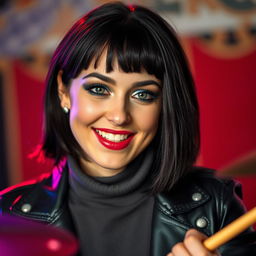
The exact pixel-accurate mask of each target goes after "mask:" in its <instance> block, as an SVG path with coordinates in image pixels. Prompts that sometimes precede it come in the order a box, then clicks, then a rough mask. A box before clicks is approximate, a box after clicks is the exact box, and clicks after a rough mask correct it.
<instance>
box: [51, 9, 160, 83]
mask: <svg viewBox="0 0 256 256" xmlns="http://www.w3.org/2000/svg"><path fill="white" fill-rule="evenodd" d="M95 12H97V9H96V10H95ZM122 12H123V13H122V14H121V15H116V16H115V15H112V16H111V15H110V14H108V16H107V17H104V16H103V17H98V18H96V19H94V18H93V16H92V17H91V16H90V13H89V14H88V15H86V16H85V17H82V18H81V19H80V20H79V21H78V22H77V23H76V24H75V25H74V26H73V28H72V29H71V30H70V32H69V33H68V34H67V36H66V39H65V38H64V40H63V45H62V44H60V46H59V50H58V51H56V54H57V55H58V54H59V53H61V56H57V55H56V57H55V58H58V59H59V60H58V62H59V63H61V66H60V69H61V70H63V82H64V83H66V84H68V83H69V81H70V79H73V78H75V77H77V76H78V75H79V73H80V72H81V71H82V70H83V69H87V68H88V66H89V65H90V64H91V63H93V62H94V67H95V68H96V67H97V65H98V61H99V59H100V57H101V55H102V53H103V52H104V51H105V50H106V51H107V58H106V71H107V72H111V71H112V70H113V63H114V61H115V60H117V63H118V65H119V67H120V68H121V69H122V70H123V71H124V72H127V73H129V72H141V71H142V70H144V71H146V72H147V73H149V74H152V75H155V76H156V77H157V78H158V79H160V80H161V79H162V76H163V68H164V63H163V58H162V57H161V53H160V51H159V47H158V46H157V42H156V41H155V38H154V36H153V35H152V33H151V31H149V30H146V29H145V26H143V25H141V24H140V22H139V21H138V20H136V16H135V13H134V12H131V11H130V10H129V9H128V8H124V9H123V10H122ZM124 13H125V15H124ZM94 15H95V16H97V15H96V14H94ZM120 17H121V18H120ZM106 19H108V21H107V22H105V20H106ZM64 43H65V44H64ZM67 45H69V47H67ZM61 48H62V49H61ZM63 48H65V51H63Z"/></svg>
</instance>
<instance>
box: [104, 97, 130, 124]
mask: <svg viewBox="0 0 256 256" xmlns="http://www.w3.org/2000/svg"><path fill="white" fill-rule="evenodd" d="M106 118H107V120H108V121H109V122H111V123H112V125H114V126H123V125H126V124H128V123H129V122H130V121H131V114H130V109H129V104H128V103H127V102H125V101H124V100H119V101H115V102H113V103H112V104H111V106H110V107H109V109H108V110H107V112H106Z"/></svg>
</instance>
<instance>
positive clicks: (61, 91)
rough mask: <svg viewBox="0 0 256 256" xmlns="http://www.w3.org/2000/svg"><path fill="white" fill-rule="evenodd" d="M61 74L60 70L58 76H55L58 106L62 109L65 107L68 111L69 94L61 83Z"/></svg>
mask: <svg viewBox="0 0 256 256" xmlns="http://www.w3.org/2000/svg"><path fill="white" fill-rule="evenodd" d="M62 74H63V71H62V70H60V71H59V73H58V75H57V83H58V95H59V99H60V105H61V107H62V108H64V107H66V108H68V109H70V107H71V104H70V94H69V90H68V88H67V86H66V85H65V84H64V83H63V81H62Z"/></svg>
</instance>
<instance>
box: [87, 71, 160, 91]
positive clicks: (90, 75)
mask: <svg viewBox="0 0 256 256" xmlns="http://www.w3.org/2000/svg"><path fill="white" fill-rule="evenodd" d="M88 77H96V78H98V79H100V80H102V81H104V82H106V83H111V84H114V85H116V81H115V80H114V79H112V78H110V77H108V76H104V75H102V74H100V73H97V72H93V73H90V74H88V75H86V76H84V77H83V78H82V79H85V78H88ZM150 84H154V85H156V86H158V87H159V88H161V85H160V84H159V83H158V82H157V81H155V80H145V81H140V82H135V83H133V86H134V87H140V86H146V85H150Z"/></svg>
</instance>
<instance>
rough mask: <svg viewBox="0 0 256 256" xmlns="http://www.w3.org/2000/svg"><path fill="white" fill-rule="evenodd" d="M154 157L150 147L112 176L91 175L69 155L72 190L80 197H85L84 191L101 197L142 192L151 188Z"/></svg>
mask: <svg viewBox="0 0 256 256" xmlns="http://www.w3.org/2000/svg"><path fill="white" fill-rule="evenodd" d="M152 159H153V150H152V149H151V148H148V149H146V150H145V151H144V152H143V153H142V154H140V155H139V156H138V157H137V158H136V159H134V160H133V161H132V162H131V163H130V164H129V165H128V166H127V167H126V168H125V169H124V171H122V172H121V173H119V174H116V175H114V176H111V177H91V176H89V175H87V174H86V173H85V172H83V171H82V170H81V169H80V168H79V166H78V165H77V163H76V161H75V160H74V158H72V157H71V156H69V157H68V165H69V173H70V175H69V183H70V186H71V190H72V191H73V193H75V194H76V195H77V196H78V197H80V199H82V198H84V195H83V191H84V192H85V193H86V194H87V196H88V193H89V194H93V195H97V196H100V197H101V196H103V197H119V196H124V195H126V194H130V193H132V192H133V191H136V190H140V192H142V191H141V190H149V189H150V184H151V179H150V176H151V175H150V173H151V165H152ZM142 184H143V186H142Z"/></svg>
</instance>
